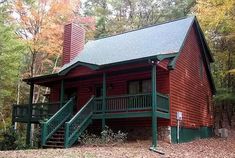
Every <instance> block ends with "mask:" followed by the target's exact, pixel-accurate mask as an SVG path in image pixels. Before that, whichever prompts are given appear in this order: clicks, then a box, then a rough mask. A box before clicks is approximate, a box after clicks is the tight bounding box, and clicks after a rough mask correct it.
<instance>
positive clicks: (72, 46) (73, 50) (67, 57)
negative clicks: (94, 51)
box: [62, 23, 85, 65]
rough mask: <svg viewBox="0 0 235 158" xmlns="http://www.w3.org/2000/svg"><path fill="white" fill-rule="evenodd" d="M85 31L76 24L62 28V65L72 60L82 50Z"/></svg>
mask: <svg viewBox="0 0 235 158" xmlns="http://www.w3.org/2000/svg"><path fill="white" fill-rule="evenodd" d="M84 44H85V30H84V28H82V27H81V26H79V25H78V24H76V23H71V24H68V25H65V26H64V43H63V56H62V65H64V64H67V63H69V62H70V61H71V60H73V59H74V58H75V57H76V56H77V55H78V54H79V53H80V52H81V51H82V50H83V48H84Z"/></svg>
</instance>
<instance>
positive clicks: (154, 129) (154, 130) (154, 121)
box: [152, 61, 157, 148]
mask: <svg viewBox="0 0 235 158" xmlns="http://www.w3.org/2000/svg"><path fill="white" fill-rule="evenodd" d="M156 79H157V72H156V62H154V61H152V148H156V147H157V114H156V110H157V91H156V89H157V84H156Z"/></svg>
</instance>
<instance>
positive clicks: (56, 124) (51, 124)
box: [41, 97, 75, 146]
mask: <svg viewBox="0 0 235 158" xmlns="http://www.w3.org/2000/svg"><path fill="white" fill-rule="evenodd" d="M74 99H75V98H74V97H72V98H70V100H69V101H68V102H67V103H66V104H65V105H64V106H63V107H62V108H60V110H58V111H57V112H56V113H55V114H54V115H53V116H52V117H51V118H50V119H49V120H47V121H46V122H42V124H41V125H42V133H41V137H42V139H41V141H42V146H44V145H45V144H46V141H47V140H48V138H50V137H51V136H52V135H53V134H54V133H55V132H56V130H58V129H59V128H60V127H61V125H62V124H63V123H64V122H65V121H66V120H67V119H68V118H69V117H70V116H71V115H72V111H73V106H74Z"/></svg>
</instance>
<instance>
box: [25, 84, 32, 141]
mask: <svg viewBox="0 0 235 158" xmlns="http://www.w3.org/2000/svg"><path fill="white" fill-rule="evenodd" d="M33 91H34V84H33V83H30V92H29V105H28V122H27V134H26V145H30V137H31V118H32V104H33Z"/></svg>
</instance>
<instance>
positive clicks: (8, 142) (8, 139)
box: [0, 127, 27, 150]
mask: <svg viewBox="0 0 235 158" xmlns="http://www.w3.org/2000/svg"><path fill="white" fill-rule="evenodd" d="M0 138H1V140H0V149H1V150H17V149H27V146H25V138H24V137H23V136H22V135H21V134H20V132H19V131H17V130H14V129H13V128H12V127H8V128H7V130H6V131H4V130H2V131H0Z"/></svg>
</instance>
